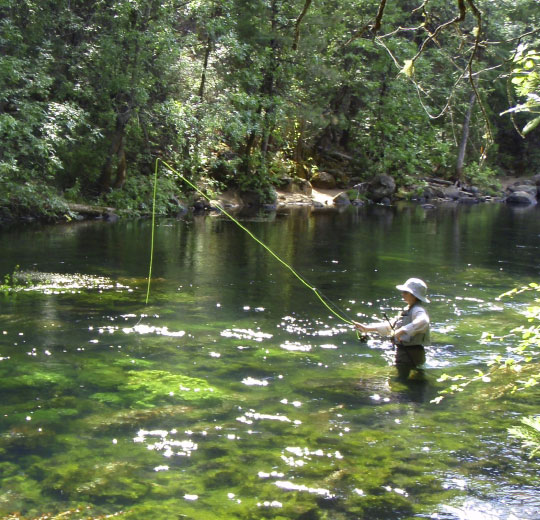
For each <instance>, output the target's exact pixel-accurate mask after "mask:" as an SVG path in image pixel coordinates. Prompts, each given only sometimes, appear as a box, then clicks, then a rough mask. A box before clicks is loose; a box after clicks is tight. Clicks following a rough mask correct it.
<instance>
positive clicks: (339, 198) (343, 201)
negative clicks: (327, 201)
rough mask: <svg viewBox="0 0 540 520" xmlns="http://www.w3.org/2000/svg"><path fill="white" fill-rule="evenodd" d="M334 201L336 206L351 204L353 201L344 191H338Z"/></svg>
mask: <svg viewBox="0 0 540 520" xmlns="http://www.w3.org/2000/svg"><path fill="white" fill-rule="evenodd" d="M332 202H333V203H334V204H335V205H336V206H349V205H350V204H351V201H350V199H349V196H348V195H347V193H345V192H344V191H342V192H341V193H338V194H337V195H336V196H335V197H334V198H333V199H332Z"/></svg>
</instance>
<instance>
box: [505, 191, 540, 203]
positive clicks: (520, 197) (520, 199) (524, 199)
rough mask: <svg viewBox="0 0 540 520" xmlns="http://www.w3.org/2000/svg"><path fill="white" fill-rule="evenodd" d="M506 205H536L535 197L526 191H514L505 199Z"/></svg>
mask: <svg viewBox="0 0 540 520" xmlns="http://www.w3.org/2000/svg"><path fill="white" fill-rule="evenodd" d="M505 202H506V203H507V204H520V205H526V206H530V205H534V204H536V202H537V201H536V196H535V195H531V194H530V193H528V192H526V191H514V192H512V193H510V195H508V197H506V201H505Z"/></svg>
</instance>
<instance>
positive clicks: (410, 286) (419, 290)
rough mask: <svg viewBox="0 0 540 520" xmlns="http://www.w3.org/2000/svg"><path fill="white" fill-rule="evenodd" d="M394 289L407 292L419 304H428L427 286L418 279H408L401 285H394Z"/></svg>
mask: <svg viewBox="0 0 540 520" xmlns="http://www.w3.org/2000/svg"><path fill="white" fill-rule="evenodd" d="M396 289H399V290H400V291H405V292H409V293H411V294H412V295H413V296H414V297H416V298H417V299H419V300H420V301H421V302H425V303H429V298H428V297H427V296H426V293H427V285H426V283H425V282H424V281H423V280H420V278H409V279H408V280H407V281H406V282H405V283H404V284H403V285H396Z"/></svg>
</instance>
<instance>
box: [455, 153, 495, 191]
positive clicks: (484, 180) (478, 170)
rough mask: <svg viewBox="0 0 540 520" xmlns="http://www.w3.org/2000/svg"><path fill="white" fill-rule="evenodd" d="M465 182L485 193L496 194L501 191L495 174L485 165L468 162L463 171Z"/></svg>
mask: <svg viewBox="0 0 540 520" xmlns="http://www.w3.org/2000/svg"><path fill="white" fill-rule="evenodd" d="M464 175H465V179H466V181H467V182H469V183H470V184H472V185H474V186H477V187H478V188H481V189H483V190H485V191H487V192H491V193H492V194H496V193H498V192H500V190H501V183H500V182H499V181H498V180H497V172H496V171H495V170H494V169H492V168H491V167H490V166H489V165H487V164H478V163H477V162H476V161H472V162H470V163H469V164H468V165H467V166H466V167H465V169H464Z"/></svg>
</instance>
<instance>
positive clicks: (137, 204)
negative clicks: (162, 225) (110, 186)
mask: <svg viewBox="0 0 540 520" xmlns="http://www.w3.org/2000/svg"><path fill="white" fill-rule="evenodd" d="M153 180H154V179H153V177H143V176H140V175H139V176H136V177H131V178H128V179H127V181H126V184H125V185H124V187H123V189H121V190H112V191H110V192H109V193H107V194H105V195H103V196H102V197H101V198H100V199H99V200H98V202H99V203H100V204H102V205H104V206H112V207H114V208H116V209H118V210H119V211H120V212H124V213H127V214H129V215H132V216H133V215H148V214H150V213H152V204H153V193H154V185H153ZM179 195H180V189H179V187H178V186H177V184H176V182H175V181H174V179H173V178H172V177H170V176H166V177H161V178H158V184H157V191H156V215H167V216H173V215H176V214H177V213H178V212H179V211H181V210H182V209H183V207H182V204H181V203H180V201H179Z"/></svg>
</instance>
